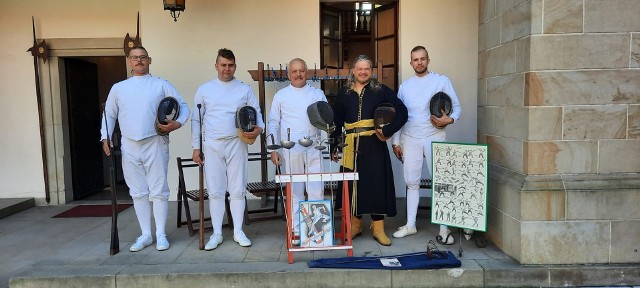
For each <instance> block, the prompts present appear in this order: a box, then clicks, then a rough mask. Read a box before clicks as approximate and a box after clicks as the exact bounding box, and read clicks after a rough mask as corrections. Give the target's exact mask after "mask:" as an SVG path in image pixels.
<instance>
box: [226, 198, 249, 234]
mask: <svg viewBox="0 0 640 288" xmlns="http://www.w3.org/2000/svg"><path fill="white" fill-rule="evenodd" d="M245 206H246V203H245V200H244V199H229V208H230V209H231V218H233V233H234V234H235V233H236V232H242V224H243V222H244V209H245Z"/></svg>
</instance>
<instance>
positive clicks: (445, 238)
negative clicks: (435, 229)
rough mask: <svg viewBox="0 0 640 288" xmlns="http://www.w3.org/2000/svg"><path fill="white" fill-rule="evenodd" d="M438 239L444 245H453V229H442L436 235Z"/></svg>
mask: <svg viewBox="0 0 640 288" xmlns="http://www.w3.org/2000/svg"><path fill="white" fill-rule="evenodd" d="M436 240H438V243H440V244H444V245H451V244H453V243H455V240H453V235H451V231H450V230H449V229H446V230H440V234H439V235H438V236H437V237H436Z"/></svg>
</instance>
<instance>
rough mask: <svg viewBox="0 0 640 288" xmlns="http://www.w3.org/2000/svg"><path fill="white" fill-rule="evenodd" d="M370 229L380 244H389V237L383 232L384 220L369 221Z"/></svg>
mask: <svg viewBox="0 0 640 288" xmlns="http://www.w3.org/2000/svg"><path fill="white" fill-rule="evenodd" d="M371 230H372V231H373V238H374V239H376V240H377V241H378V243H380V244H381V245H384V246H389V245H391V239H389V237H387V234H385V233H384V220H378V221H373V223H371Z"/></svg>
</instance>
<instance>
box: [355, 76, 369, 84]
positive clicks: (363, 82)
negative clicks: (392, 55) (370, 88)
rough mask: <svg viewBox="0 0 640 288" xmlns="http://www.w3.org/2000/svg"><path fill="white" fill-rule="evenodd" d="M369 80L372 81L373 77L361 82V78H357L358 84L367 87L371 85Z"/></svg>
mask: <svg viewBox="0 0 640 288" xmlns="http://www.w3.org/2000/svg"><path fill="white" fill-rule="evenodd" d="M369 80H371V77H367V79H364V80H360V78H356V82H358V83H360V84H362V85H367V83H369Z"/></svg>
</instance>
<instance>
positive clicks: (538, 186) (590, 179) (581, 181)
mask: <svg viewBox="0 0 640 288" xmlns="http://www.w3.org/2000/svg"><path fill="white" fill-rule="evenodd" d="M489 178H490V179H491V181H497V183H499V184H501V185H505V184H506V185H509V186H511V187H513V188H515V189H517V190H519V191H521V192H523V193H526V192H535V191H598V190H607V191H609V190H634V189H640V173H611V174H594V173H589V174H564V175H524V174H521V173H518V172H515V171H513V170H509V169H506V168H503V167H501V166H498V165H494V164H489Z"/></svg>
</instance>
